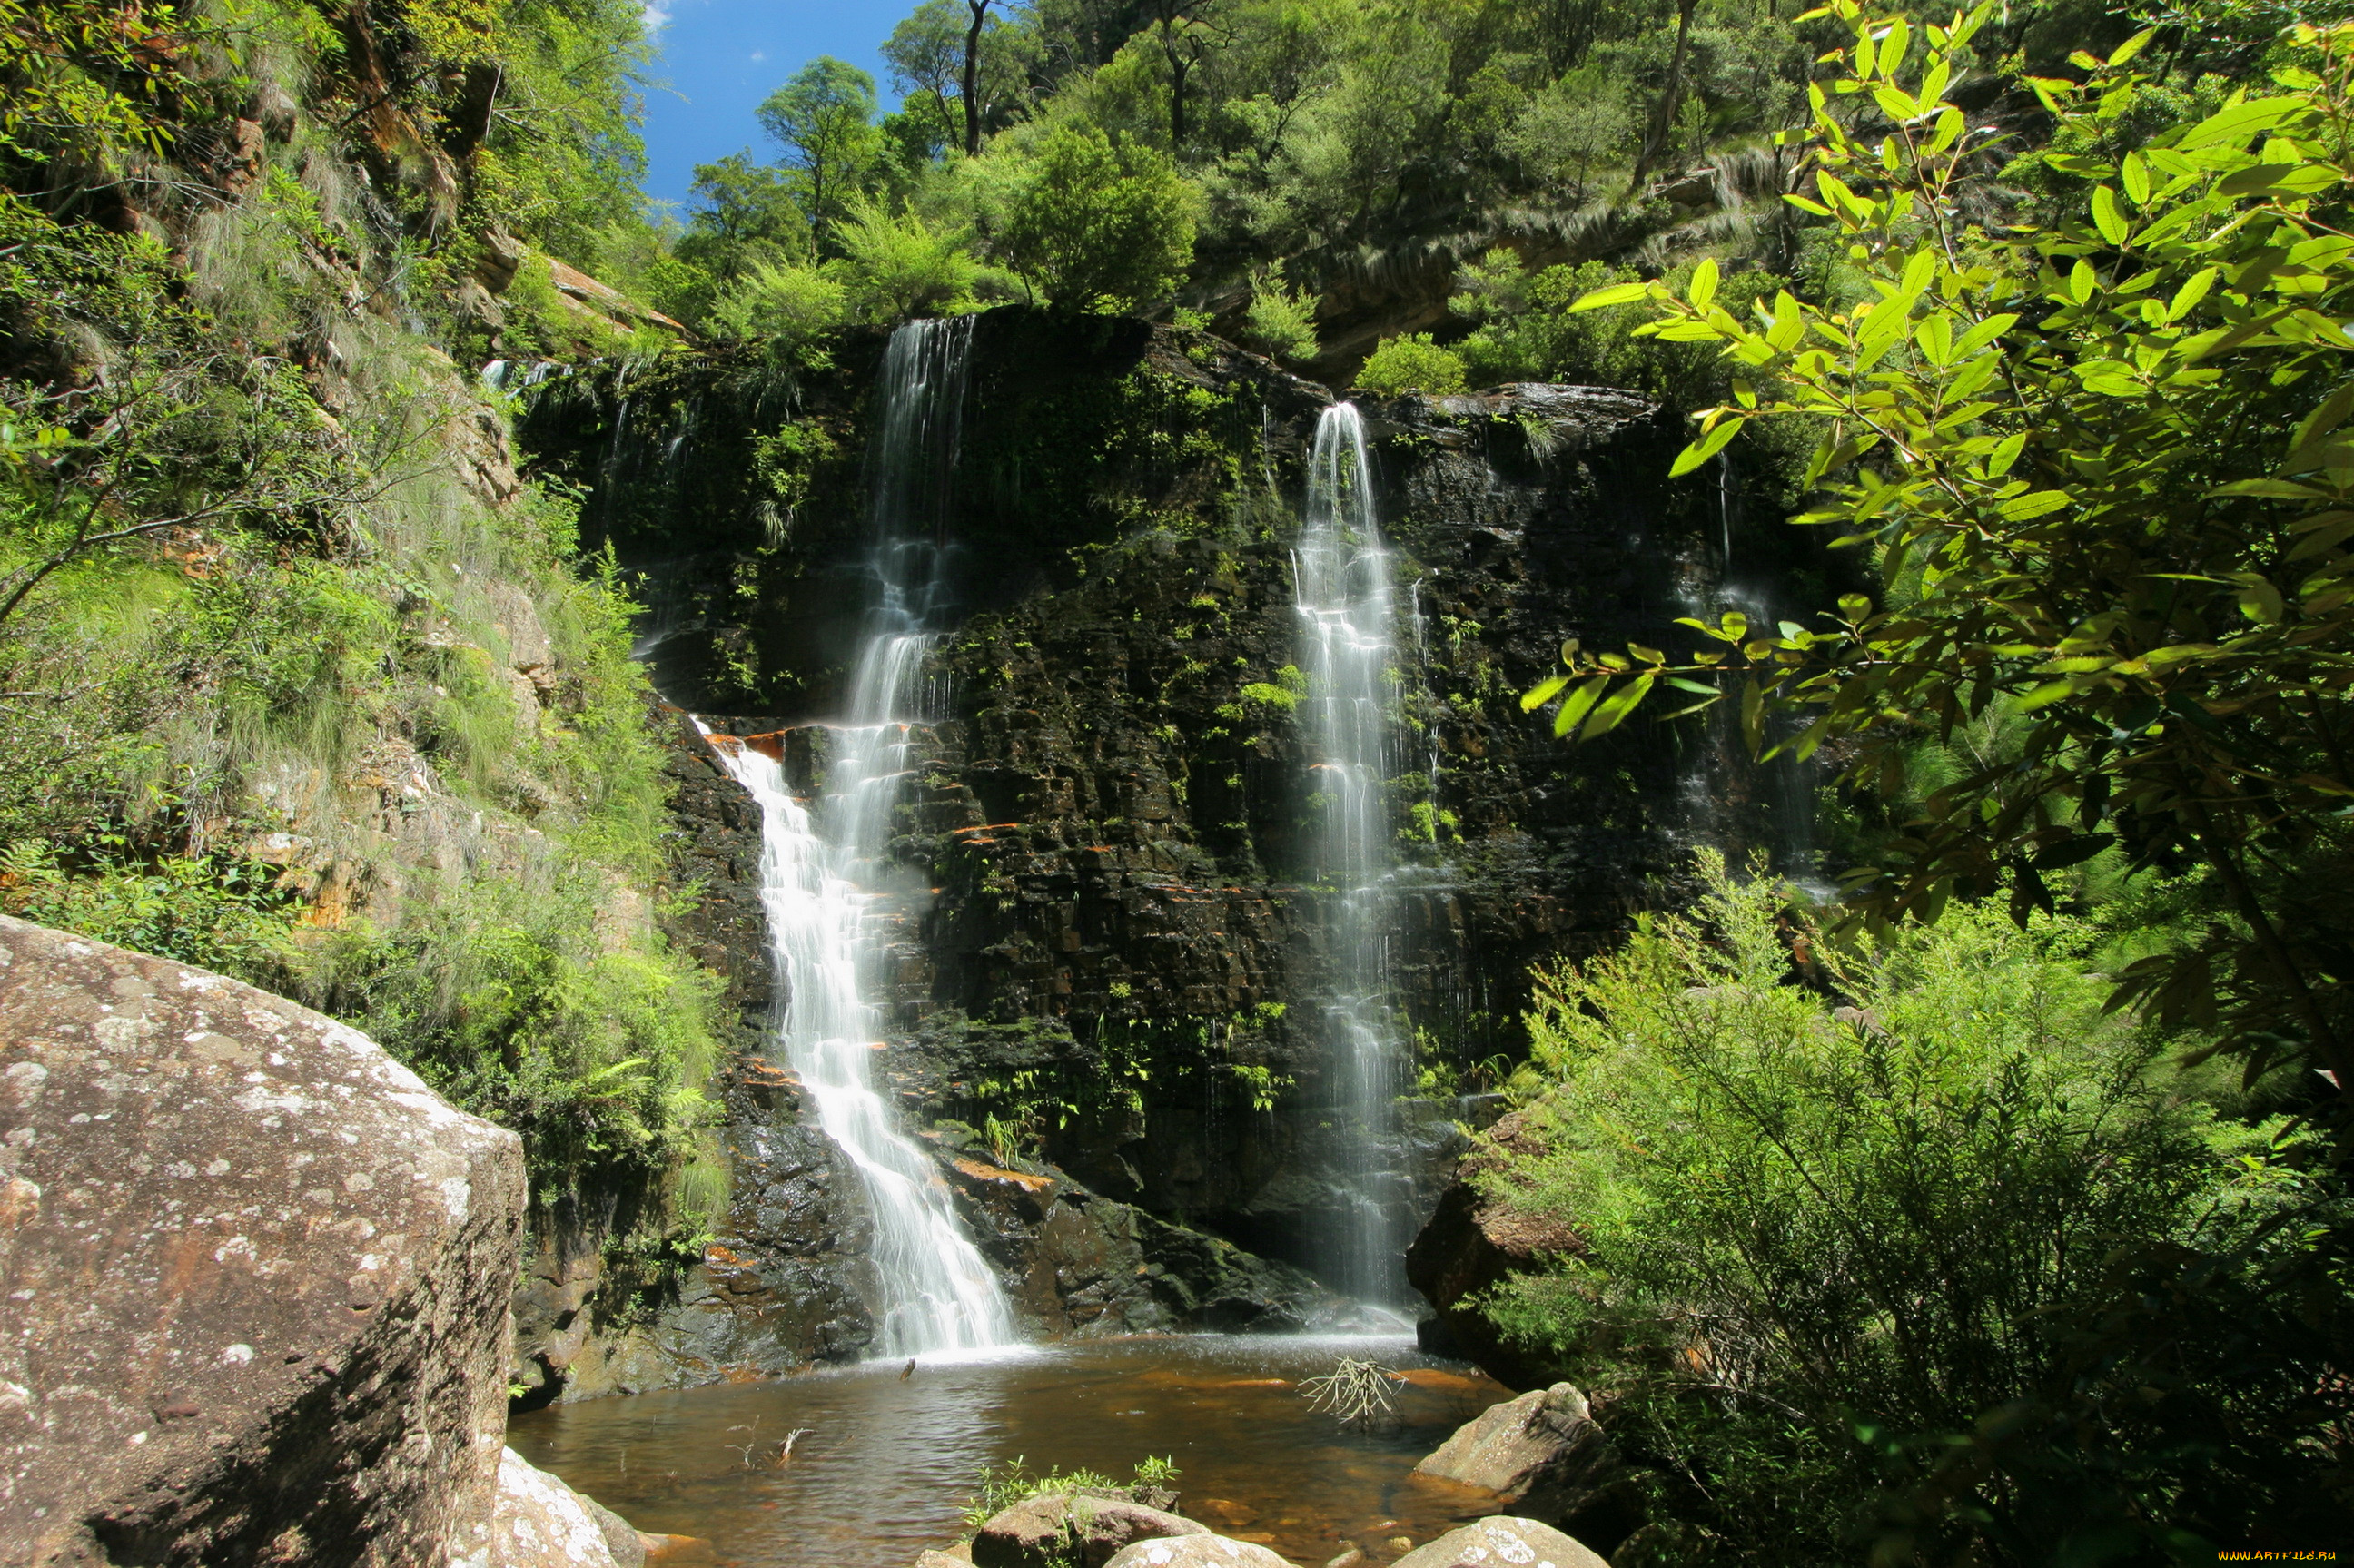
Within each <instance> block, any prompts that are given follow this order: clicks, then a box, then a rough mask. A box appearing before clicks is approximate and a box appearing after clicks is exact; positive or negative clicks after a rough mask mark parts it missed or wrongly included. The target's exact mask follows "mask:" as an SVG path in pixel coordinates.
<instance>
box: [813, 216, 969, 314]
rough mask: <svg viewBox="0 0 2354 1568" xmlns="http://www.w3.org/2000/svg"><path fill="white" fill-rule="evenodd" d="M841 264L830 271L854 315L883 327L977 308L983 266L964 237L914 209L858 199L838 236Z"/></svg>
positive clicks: (843, 222) (841, 226)
mask: <svg viewBox="0 0 2354 1568" xmlns="http://www.w3.org/2000/svg"><path fill="white" fill-rule="evenodd" d="M833 238H834V243H835V244H837V245H839V246H840V247H841V248H842V252H843V254H842V260H840V261H838V262H836V263H834V264H833V266H832V268H831V269H830V270H831V271H832V272H833V274H834V275H835V276H837V277H839V278H840V279H841V281H842V282H843V286H844V290H845V292H846V295H847V298H848V302H849V309H850V312H851V313H853V314H854V315H856V316H858V317H860V318H862V319H864V320H866V321H870V322H877V323H884V324H885V325H887V324H889V323H893V322H899V321H905V320H906V319H907V318H908V317H909V316H914V315H922V314H953V313H956V312H959V311H969V310H970V309H972V308H973V293H972V291H973V285H974V284H975V283H977V282H978V281H981V263H980V262H978V261H976V260H973V258H972V255H971V253H970V251H968V250H967V249H965V237H964V236H963V235H962V234H960V233H956V232H954V231H951V230H945V229H938V228H933V227H932V226H931V225H930V224H928V223H926V222H925V221H924V219H923V217H922V215H921V214H919V213H917V211H916V210H915V209H914V208H913V207H905V208H902V209H901V210H900V211H898V212H896V213H894V212H892V211H891V210H890V209H889V208H888V207H885V206H883V205H880V204H878V203H874V202H869V201H867V200H865V199H864V198H863V197H858V198H854V199H853V200H852V201H851V202H850V203H849V204H848V206H847V207H846V209H845V212H844V215H843V221H842V222H841V224H840V225H839V226H837V227H836V228H835V230H834V236H833Z"/></svg>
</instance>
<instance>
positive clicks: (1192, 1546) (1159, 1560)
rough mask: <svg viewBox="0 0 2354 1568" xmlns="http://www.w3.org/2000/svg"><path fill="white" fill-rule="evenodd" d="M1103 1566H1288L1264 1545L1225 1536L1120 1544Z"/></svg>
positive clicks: (1161, 1567)
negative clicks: (1116, 1552) (1121, 1545)
mask: <svg viewBox="0 0 2354 1568" xmlns="http://www.w3.org/2000/svg"><path fill="white" fill-rule="evenodd" d="M1104 1568H1291V1564H1290V1563H1288V1562H1286V1561H1285V1560H1284V1559H1283V1558H1281V1557H1278V1556H1277V1555H1276V1554H1275V1553H1274V1552H1269V1551H1268V1550H1267V1548H1266V1547H1264V1546H1259V1545H1256V1544H1254V1543H1252V1542H1247V1541H1236V1540H1235V1539H1234V1538H1232V1537H1231V1536H1225V1535H1209V1534H1202V1535H1179V1536H1172V1537H1170V1538H1168V1539H1165V1540H1161V1541H1139V1542H1135V1543H1133V1544H1131V1545H1129V1546H1123V1547H1121V1548H1120V1550H1119V1553H1118V1554H1117V1555H1115V1556H1114V1557H1112V1558H1111V1559H1110V1560H1109V1561H1108V1562H1107V1563H1105V1564H1104Z"/></svg>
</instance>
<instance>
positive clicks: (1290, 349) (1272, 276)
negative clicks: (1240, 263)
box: [1243, 261, 1317, 360]
mask: <svg viewBox="0 0 2354 1568" xmlns="http://www.w3.org/2000/svg"><path fill="white" fill-rule="evenodd" d="M1243 335H1244V336H1245V338H1246V339H1247V340H1248V341H1249V342H1250V343H1251V344H1255V345H1256V346H1257V347H1259V348H1262V349H1265V350H1266V351H1267V353H1268V354H1271V355H1274V356H1275V357H1276V358H1278V359H1295V360H1301V359H1313V358H1315V357H1316V351H1317V344H1316V296H1315V295H1314V294H1312V293H1310V291H1307V290H1306V289H1299V290H1296V291H1295V290H1291V289H1287V288H1286V287H1285V286H1284V281H1283V264H1282V263H1281V262H1279V261H1278V262H1277V263H1276V264H1275V265H1273V266H1271V267H1268V268H1267V269H1266V270H1263V271H1261V272H1259V273H1257V274H1256V275H1254V276H1253V277H1252V279H1251V301H1250V315H1249V326H1248V328H1247V329H1246V331H1245V333H1244V334H1243Z"/></svg>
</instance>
